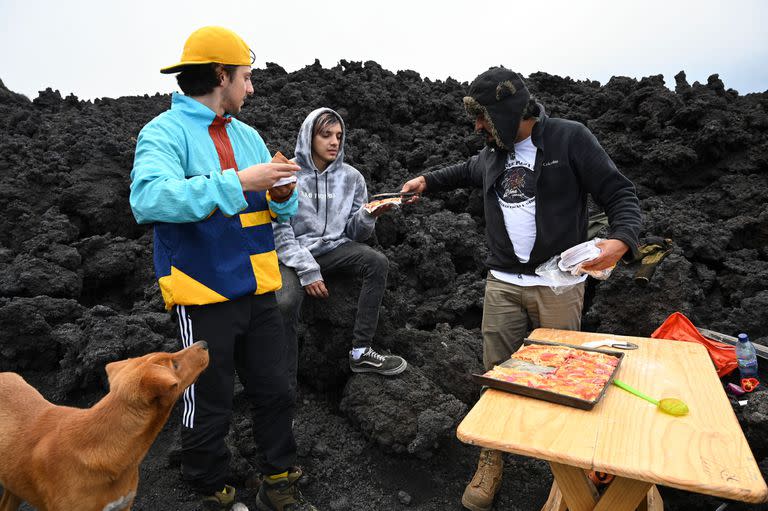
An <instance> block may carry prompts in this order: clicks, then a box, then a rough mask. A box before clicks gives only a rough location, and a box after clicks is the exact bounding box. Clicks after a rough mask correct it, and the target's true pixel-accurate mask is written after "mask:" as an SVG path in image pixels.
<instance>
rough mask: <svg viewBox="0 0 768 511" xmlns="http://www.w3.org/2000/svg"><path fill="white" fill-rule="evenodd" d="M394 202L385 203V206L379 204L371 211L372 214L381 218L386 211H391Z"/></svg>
mask: <svg viewBox="0 0 768 511" xmlns="http://www.w3.org/2000/svg"><path fill="white" fill-rule="evenodd" d="M394 207H395V205H394V204H384V205H383V206H379V207H378V208H376V209H374V210H373V212H372V213H371V216H372V217H373V218H379V217H380V216H381V215H383V214H384V213H386V212H387V211H390V210H391V209H392V208H394Z"/></svg>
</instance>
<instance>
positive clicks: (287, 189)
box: [269, 183, 296, 202]
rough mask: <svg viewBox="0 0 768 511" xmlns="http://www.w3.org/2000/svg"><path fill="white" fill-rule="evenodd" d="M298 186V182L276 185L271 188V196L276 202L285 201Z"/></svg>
mask: <svg viewBox="0 0 768 511" xmlns="http://www.w3.org/2000/svg"><path fill="white" fill-rule="evenodd" d="M294 188H296V183H288V184H287V185H282V186H275V187H273V188H270V189H269V196H270V197H271V198H272V200H273V201H274V202H284V201H286V200H288V198H289V197H290V196H291V194H292V193H293V190H294Z"/></svg>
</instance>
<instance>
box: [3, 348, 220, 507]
mask: <svg viewBox="0 0 768 511" xmlns="http://www.w3.org/2000/svg"><path fill="white" fill-rule="evenodd" d="M206 367H208V345H207V344H206V343H205V341H199V342H196V343H195V344H193V345H192V346H190V347H188V348H186V349H183V350H181V351H179V352H176V353H150V354H149V355H145V356H143V357H138V358H130V359H128V360H122V361H120V362H112V363H111V364H107V367H106V369H107V377H108V378H109V387H110V389H109V393H108V394H107V395H106V396H104V398H103V399H102V400H101V401H99V402H98V403H96V404H95V405H94V406H93V407H92V408H88V409H80V408H70V407H67V406H56V405H54V404H51V403H49V402H48V401H46V400H45V398H43V396H41V395H40V393H39V392H38V391H37V390H35V389H34V388H32V387H31V386H30V385H29V384H28V383H26V382H25V381H24V380H23V379H22V378H21V376H19V375H18V374H15V373H0V485H2V486H3V488H4V489H5V491H4V493H3V496H2V497H0V511H16V510H17V509H18V507H19V505H21V502H22V501H27V502H29V503H30V504H31V505H33V506H34V507H35V508H37V509H38V511H75V510H78V511H122V510H129V509H131V505H132V504H133V499H134V497H135V496H136V487H137V486H138V483H139V464H140V463H141V460H143V459H144V456H145V455H146V454H147V451H148V450H149V447H150V446H151V445H152V442H154V440H155V438H156V437H157V435H158V434H159V433H160V430H161V429H162V428H163V425H164V424H165V422H166V421H167V420H168V416H169V415H170V413H171V410H172V409H173V405H174V404H175V403H176V400H177V399H178V398H179V396H180V395H181V393H182V392H183V391H184V389H185V388H187V387H188V386H189V385H191V384H192V383H193V382H194V381H195V380H196V379H197V377H198V376H199V375H200V373H201V372H202V371H203V370H204V369H205V368H206Z"/></svg>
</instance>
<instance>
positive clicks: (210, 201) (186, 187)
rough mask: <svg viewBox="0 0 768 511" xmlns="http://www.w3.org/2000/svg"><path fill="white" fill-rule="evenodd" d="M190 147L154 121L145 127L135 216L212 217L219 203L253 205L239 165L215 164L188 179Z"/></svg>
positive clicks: (137, 161)
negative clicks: (225, 167)
mask: <svg viewBox="0 0 768 511" xmlns="http://www.w3.org/2000/svg"><path fill="white" fill-rule="evenodd" d="M185 151H186V149H185V147H184V144H183V142H182V141H181V140H179V137H178V135H177V134H176V133H174V130H173V129H171V128H170V127H168V126H164V125H163V124H161V123H150V124H148V125H147V126H145V127H144V129H142V130H141V133H140V134H139V138H138V141H137V143H136V156H135V158H134V163H133V170H132V171H131V194H130V204H131V209H132V210H133V215H134V216H135V217H136V221H137V222H138V223H140V224H146V223H152V222H168V223H187V222H197V221H200V220H203V219H205V218H207V217H208V216H209V215H210V214H211V213H213V212H214V211H215V210H216V208H219V209H221V211H222V213H224V214H225V215H234V214H236V213H238V212H239V211H242V210H243V209H245V208H246V207H247V206H248V203H247V202H246V200H245V197H244V195H243V189H242V186H241V185H240V180H239V179H238V178H237V174H236V172H235V171H234V170H232V169H229V170H225V171H224V172H221V171H220V170H219V169H218V168H217V169H211V173H210V174H209V175H207V176H203V175H200V176H193V177H190V178H187V177H186V175H185V173H184V167H183V162H182V158H183V157H184V155H185Z"/></svg>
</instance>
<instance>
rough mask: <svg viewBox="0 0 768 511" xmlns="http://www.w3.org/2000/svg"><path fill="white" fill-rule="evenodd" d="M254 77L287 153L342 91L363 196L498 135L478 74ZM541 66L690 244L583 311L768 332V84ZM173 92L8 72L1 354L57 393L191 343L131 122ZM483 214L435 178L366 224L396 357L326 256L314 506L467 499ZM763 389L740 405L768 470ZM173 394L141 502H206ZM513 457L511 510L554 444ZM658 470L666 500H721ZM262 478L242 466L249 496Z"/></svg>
mask: <svg viewBox="0 0 768 511" xmlns="http://www.w3.org/2000/svg"><path fill="white" fill-rule="evenodd" d="M253 84H254V88H255V91H256V93H255V95H254V96H253V97H251V98H250V99H248V100H247V101H246V103H245V105H244V107H243V110H242V112H241V114H240V115H239V116H238V117H239V118H240V119H241V120H243V121H244V122H246V123H248V124H250V125H252V126H254V127H255V128H256V129H258V130H259V132H260V133H261V135H262V137H263V138H264V140H265V141H266V142H267V145H268V147H269V149H270V151H272V152H276V151H278V150H280V151H282V152H283V153H284V154H286V155H287V156H293V149H294V145H295V141H296V135H297V132H298V129H299V126H300V125H301V122H302V121H303V120H304V118H305V116H306V115H307V114H308V113H309V112H310V111H311V110H313V109H315V108H317V107H321V106H327V107H331V108H334V109H336V110H338V111H339V112H340V113H341V114H342V115H343V116H344V119H345V122H346V125H347V127H348V133H347V147H346V153H347V160H348V162H349V163H350V164H353V165H355V166H357V167H358V168H359V170H360V171H361V172H362V173H363V175H364V176H365V178H366V181H367V184H368V190H369V193H378V192H387V191H393V190H398V189H399V188H400V186H401V185H402V183H403V182H404V181H406V180H407V179H409V178H411V177H414V176H416V175H419V174H421V173H424V172H426V171H429V170H432V169H435V168H439V167H440V166H442V165H446V164H450V163H455V162H458V161H462V160H464V159H466V158H468V157H470V156H471V155H473V154H475V153H476V152H477V151H478V150H479V149H480V148H481V147H482V140H481V139H480V138H479V137H477V136H475V135H473V133H472V125H471V122H469V119H467V117H466V114H465V113H464V110H463V107H462V101H461V99H462V97H463V96H464V94H465V93H466V89H467V84H466V83H459V82H457V81H455V80H452V79H448V80H445V81H441V80H437V81H433V80H429V79H422V78H421V77H420V76H419V74H418V73H415V72H413V71H400V72H397V73H391V72H389V71H387V70H385V69H383V68H382V67H381V66H379V65H378V64H376V63H375V62H364V63H362V62H349V61H341V62H340V63H339V64H338V65H336V66H334V67H332V68H323V67H322V66H321V65H320V63H319V62H317V61H316V62H315V63H314V64H312V65H310V66H307V67H306V68H304V69H301V70H299V71H296V72H293V73H287V72H286V71H285V70H284V69H283V68H281V67H280V66H278V65H277V64H272V63H270V64H267V66H266V68H265V69H256V70H254V73H253ZM528 85H529V88H530V90H531V92H532V94H534V95H535V96H536V97H537V98H538V99H539V100H540V101H541V102H542V103H543V104H544V105H545V106H546V109H547V112H548V113H549V114H550V115H553V116H558V117H565V118H570V119H573V120H577V121H579V122H582V123H584V124H586V125H587V126H588V127H589V128H590V129H591V130H593V132H594V133H595V135H596V136H597V137H598V139H599V141H600V143H601V144H602V145H603V146H604V147H605V148H606V150H607V151H608V153H609V154H610V155H611V156H612V158H613V159H614V161H615V162H616V163H617V165H618V166H619V168H620V170H621V171H622V172H623V173H624V174H625V175H627V176H628V177H629V178H630V179H631V180H632V181H633V182H634V183H635V184H636V186H637V190H638V195H639V197H640V201H641V206H642V209H643V214H644V225H643V231H642V233H641V236H643V237H650V236H660V237H663V238H670V239H672V240H673V243H674V248H673V251H672V253H671V254H670V255H669V256H668V257H667V258H666V259H665V260H664V261H663V262H662V263H661V264H660V265H659V266H658V268H657V269H656V272H655V274H654V276H653V278H652V280H651V282H650V283H649V284H648V285H647V286H645V287H639V286H638V285H636V284H635V283H634V280H633V276H634V272H635V271H636V270H637V269H638V265H637V263H634V264H629V265H625V264H621V265H619V266H618V267H617V268H616V269H615V270H614V273H613V275H612V276H611V278H610V279H609V280H607V281H604V282H591V283H590V285H589V292H588V300H587V303H586V306H585V310H584V323H583V326H584V329H586V330H592V331H601V332H612V333H616V334H633V335H643V336H644V335H649V334H650V333H651V332H652V331H653V330H655V329H656V328H657V327H658V326H659V324H660V323H661V322H662V321H663V320H664V319H665V318H666V317H667V316H668V315H669V314H671V313H672V312H675V311H681V312H683V313H684V314H686V315H687V316H688V317H689V318H690V319H691V320H692V321H693V322H694V323H695V324H697V325H700V326H703V327H708V328H711V329H714V330H717V331H721V332H723V333H727V334H731V335H735V334H736V333H738V332H740V331H747V332H748V333H749V334H750V336H751V338H752V339H753V340H754V341H755V342H758V343H761V344H768V322H766V321H765V311H766V310H768V95H766V94H765V93H762V94H748V95H746V96H742V95H739V94H738V93H737V92H736V91H734V90H732V89H729V88H727V86H726V84H724V83H723V82H722V80H721V79H720V78H719V76H718V75H714V74H713V75H712V76H710V77H709V79H708V80H707V83H705V84H701V83H698V82H694V83H693V84H689V83H688V81H687V79H686V77H685V73H682V72H681V73H679V74H678V75H677V76H676V77H675V84H673V85H674V91H673V90H670V89H669V88H667V85H669V84H665V83H664V81H663V79H662V77H661V76H660V75H659V76H650V77H646V78H643V79H641V80H635V79H631V78H627V77H613V78H612V79H611V80H610V81H609V82H608V83H606V84H605V85H600V84H599V83H597V82H594V81H576V80H572V79H571V78H567V77H566V78H562V77H559V76H554V75H550V74H547V73H544V72H538V73H534V74H532V75H531V76H530V77H529V78H528ZM169 106H170V97H169V96H167V95H159V94H156V95H153V96H148V95H144V96H136V97H124V98H119V99H108V98H105V99H100V100H96V101H80V100H78V99H77V98H76V97H74V96H68V97H66V98H62V97H61V94H60V93H59V92H58V91H55V90H52V89H47V90H46V91H43V92H41V93H40V95H39V96H38V97H37V98H35V99H34V100H32V101H30V100H29V99H27V98H26V97H24V96H22V95H19V94H15V93H13V92H11V91H9V90H8V89H7V88H6V87H5V86H4V85H3V84H2V82H0V370H10V371H16V372H19V373H21V374H22V375H23V376H24V377H25V378H27V380H28V381H30V382H32V383H33V384H34V385H35V386H36V387H37V388H38V389H39V390H40V391H41V392H42V393H43V394H44V395H45V396H46V397H48V398H49V399H55V400H58V401H64V402H68V403H74V404H81V405H88V404H91V403H92V402H93V401H94V399H96V398H97V397H98V396H100V395H101V394H103V392H104V390H105V387H104V384H105V380H104V365H105V364H106V363H108V362H110V361H112V360H118V359H120V358H124V357H129V356H135V355H140V354H142V353H146V352H148V351H153V350H174V349H177V348H178V347H179V341H178V340H177V339H176V326H175V318H173V317H172V315H171V314H169V313H167V312H166V311H165V310H164V308H163V305H162V300H161V298H160V293H159V290H158V286H157V283H156V282H155V279H154V272H153V268H152V235H151V228H150V227H149V226H140V225H137V224H136V222H135V221H134V219H133V216H132V214H131V211H130V208H129V204H128V195H129V183H130V171H131V167H132V161H133V152H134V149H135V143H136V137H137V135H138V133H139V131H140V129H141V128H142V127H143V126H144V124H146V123H147V122H148V121H149V120H150V119H152V118H153V117H154V116H156V115H157V114H159V113H160V112H162V111H164V110H166V109H167V108H168V107H169ZM484 230H485V222H484V219H483V207H482V196H481V195H480V194H479V193H478V192H477V191H473V190H456V191H452V192H445V193H435V194H429V193H428V194H427V195H426V196H425V197H424V198H423V199H422V201H421V202H419V203H418V204H416V205H411V206H406V207H403V208H402V209H401V210H400V211H395V212H393V213H390V214H387V215H386V216H384V217H383V218H381V219H380V220H379V221H378V222H377V226H376V232H375V235H374V237H373V238H372V239H371V240H370V241H369V243H370V244H371V245H372V246H374V247H376V248H377V249H378V250H381V251H382V252H383V253H385V254H386V255H387V257H388V259H389V261H390V273H389V278H388V284H387V291H386V293H385V296H384V301H383V304H382V308H381V311H380V323H379V329H378V331H377V334H376V338H375V339H374V343H375V344H376V346H377V347H379V348H381V349H382V350H391V351H392V352H393V353H397V354H399V355H402V356H404V357H405V358H406V359H407V360H408V362H409V369H408V370H407V371H406V373H404V374H403V375H402V376H400V377H398V378H381V377H377V376H370V375H367V376H366V375H362V376H361V375H355V376H352V375H351V373H350V371H349V367H348V363H347V352H348V350H349V347H350V341H351V335H352V325H353V321H354V316H355V305H356V302H357V293H358V290H359V282H358V281H357V279H356V277H355V276H354V275H345V274H337V275H329V276H328V277H327V283H328V286H329V290H330V292H331V297H330V298H329V299H327V300H323V301H318V300H313V299H310V298H307V299H306V301H305V305H304V308H303V311H302V315H303V322H302V324H301V325H300V329H299V341H300V345H301V353H300V358H299V381H300V390H301V391H300V393H299V403H298V413H297V419H296V425H295V432H296V436H297V440H298V443H299V455H300V456H299V462H300V463H301V464H303V465H304V466H305V468H306V469H307V473H308V475H309V480H308V482H307V483H306V486H305V491H306V493H307V494H308V495H309V496H310V497H312V499H313V500H315V502H316V503H317V504H319V507H321V508H335V509H348V508H349V509H352V508H354V509H399V508H401V507H402V506H403V505H404V504H402V502H401V500H399V499H398V493H399V492H401V491H402V492H405V493H407V495H409V496H410V497H411V501H410V505H409V508H412V509H418V510H422V511H426V510H441V511H442V510H445V509H457V506H458V501H459V499H460V496H461V492H462V491H463V485H464V484H465V483H466V481H468V480H469V478H470V476H471V473H472V470H473V469H474V465H475V463H476V454H477V451H476V449H474V448H471V447H468V446H464V445H462V444H460V443H458V441H456V440H455V439H454V438H452V437H453V435H454V431H455V426H456V424H457V422H458V421H459V420H460V419H461V417H462V416H463V414H464V413H465V411H466V409H467V407H468V406H471V405H472V403H473V402H474V400H475V399H476V398H477V395H478V393H479V388H478V387H477V386H476V385H475V384H473V383H472V382H471V380H470V376H469V375H470V374H471V373H473V372H478V371H481V370H482V363H481V359H482V344H481V338H482V336H481V333H480V323H481V318H482V306H483V294H484V288H485V286H484V278H485V268H484V267H483V261H484V260H485V257H486V255H487V248H486V246H485V243H484V240H485V233H484ZM764 396H765V393H762V394H760V393H758V395H755V396H754V398H753V400H752V401H751V402H750V404H749V406H748V407H747V408H746V409H745V410H743V411H742V412H739V413H738V414H737V415H738V417H739V420H740V421H742V424H743V426H744V428H745V431H746V432H747V435H748V438H749V441H750V444H751V445H752V447H753V450H754V452H755V454H756V456H757V458H758V461H760V462H761V465H760V466H761V467H762V471H763V474H764V475H765V474H766V467H768V462H767V461H766V460H768V458H766V456H768V452H767V451H766V447H765V445H764V444H765V441H764V436H765V435H764V434H762V433H763V432H764V431H765V428H766V422H767V421H768V419H767V418H766V413H765V410H764V408H765V402H764V401H765V397H764ZM176 415H178V413H176ZM176 415H175V416H174V417H172V419H171V421H170V422H169V424H168V426H167V427H166V429H165V430H164V432H163V434H162V435H161V437H160V439H159V440H158V441H157V442H156V444H155V446H154V447H153V450H152V451H151V452H150V454H149V456H148V458H147V460H146V461H145V463H144V465H143V472H142V483H141V484H142V486H140V489H139V497H138V499H137V501H136V504H135V506H134V509H136V510H150V509H151V510H155V509H167V510H182V509H183V510H187V509H190V508H191V507H192V503H191V499H192V497H191V496H190V495H189V494H188V493H187V492H186V491H184V492H180V491H179V490H178V489H177V488H178V487H179V484H180V480H179V476H178V473H177V469H176V466H175V465H173V464H172V465H170V466H169V465H168V464H167V462H166V457H168V456H171V454H169V453H171V452H172V451H173V448H172V447H171V446H173V445H175V442H176V440H175V436H176V435H177V432H178V428H179V426H178V422H179V421H178V417H177V416H176ZM250 424H251V422H250V419H249V409H248V404H247V402H246V400H245V399H244V398H243V397H242V395H241V393H237V394H236V399H235V413H234V418H233V430H232V431H233V432H232V435H230V437H229V439H228V442H229V443H230V445H231V446H232V448H233V450H234V454H235V456H234V461H233V464H232V467H233V481H238V484H240V483H244V482H245V481H247V480H248V479H249V478H252V476H253V470H254V469H253V467H252V466H251V461H252V459H253V456H254V454H255V446H254V445H253V441H252V440H251V439H250V435H249V434H248V430H249V428H250ZM761 435H762V436H761ZM509 458H510V460H509V463H510V465H511V466H513V469H512V470H511V471H510V472H514V477H507V478H505V481H504V486H503V488H502V495H501V496H500V497H499V500H498V503H497V508H499V509H502V508H503V509H512V508H513V507H514V508H515V509H524V510H533V509H539V507H540V505H541V503H542V502H543V499H544V498H546V494H547V491H548V485H549V483H550V480H549V479H548V477H549V475H548V474H549V473H548V470H547V468H546V465H545V464H543V463H541V462H538V461H535V460H526V459H522V458H517V457H509ZM238 491H240V490H239V489H238ZM339 491H342V492H343V495H341V494H340V493H339ZM662 491H663V493H664V496H665V499H667V504H668V507H670V506H671V507H670V509H704V508H706V509H714V507H716V505H712V504H713V503H715V500H714V499H703V500H702V499H701V498H700V497H698V496H695V495H692V494H688V493H685V492H675V491H672V490H667V489H663V490H662ZM253 495H254V490H253V489H249V488H247V487H243V496H244V499H245V500H246V502H247V503H249V505H250V504H251V503H252V498H253ZM702 506H704V507H702ZM745 509H746V508H745ZM750 509H766V507H765V506H752V507H750Z"/></svg>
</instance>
